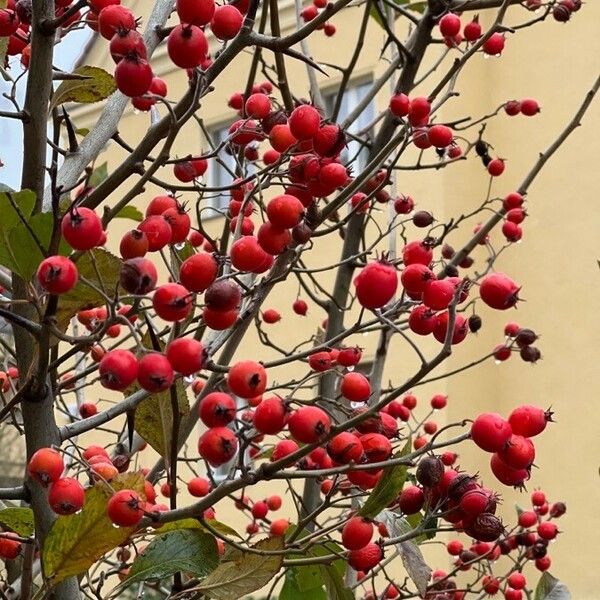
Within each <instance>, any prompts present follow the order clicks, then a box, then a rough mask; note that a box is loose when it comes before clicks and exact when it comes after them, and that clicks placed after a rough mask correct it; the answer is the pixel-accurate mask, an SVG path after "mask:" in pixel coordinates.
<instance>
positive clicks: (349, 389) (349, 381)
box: [340, 371, 371, 402]
mask: <svg viewBox="0 0 600 600" xmlns="http://www.w3.org/2000/svg"><path fill="white" fill-rule="evenodd" d="M340 392H341V394H342V396H344V397H345V398H347V399H348V400H350V401H351V402H366V401H367V400H368V399H369V396H370V395H371V384H370V383H369V380H368V379H367V378H366V377H365V376H364V375H363V374H362V373H357V372H354V371H353V372H351V373H346V374H345V375H344V376H343V377H342V383H341V384H340Z"/></svg>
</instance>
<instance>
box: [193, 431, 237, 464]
mask: <svg viewBox="0 0 600 600" xmlns="http://www.w3.org/2000/svg"><path fill="white" fill-rule="evenodd" d="M237 448H238V440H237V437H236V436H235V433H234V432H233V431H231V429H228V428H227V427H213V428H211V429H208V430H207V431H205V432H204V433H203V434H202V436H201V437H200V439H199V440H198V452H199V453H200V456H201V457H202V458H203V459H204V460H206V462H208V464H209V465H211V466H212V467H218V466H220V465H223V464H225V463H226V462H229V461H230V460H231V459H232V458H233V457H234V456H235V454H236V452H237Z"/></svg>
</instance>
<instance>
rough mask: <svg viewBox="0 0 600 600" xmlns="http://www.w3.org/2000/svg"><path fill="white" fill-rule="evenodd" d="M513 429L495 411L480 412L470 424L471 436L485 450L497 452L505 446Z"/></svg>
mask: <svg viewBox="0 0 600 600" xmlns="http://www.w3.org/2000/svg"><path fill="white" fill-rule="evenodd" d="M512 433H513V431H512V429H511V426H510V425H509V423H508V421H506V420H504V419H503V418H502V417H501V416H500V415H499V414H497V413H481V414H480V415H478V417H477V418H476V419H475V421H474V422H473V424H472V425H471V438H472V439H473V441H474V442H475V443H476V444H477V445H478V446H479V447H480V448H481V449H482V450H485V451H486V452H498V451H500V450H502V449H504V447H505V446H506V444H507V443H508V441H509V440H510V437H511V435H512Z"/></svg>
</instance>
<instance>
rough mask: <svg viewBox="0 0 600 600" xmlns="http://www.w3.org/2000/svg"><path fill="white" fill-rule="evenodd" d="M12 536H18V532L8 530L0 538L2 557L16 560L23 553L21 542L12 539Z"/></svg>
mask: <svg viewBox="0 0 600 600" xmlns="http://www.w3.org/2000/svg"><path fill="white" fill-rule="evenodd" d="M12 537H17V534H16V533H13V532H12V531H8V532H6V533H5V534H3V537H1V538H0V558H3V559H4V560H14V559H15V558H17V556H19V554H20V553H21V548H22V544H21V542H18V541H17V540H13V539H10V538H12Z"/></svg>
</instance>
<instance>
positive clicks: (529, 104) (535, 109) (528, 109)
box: [521, 98, 540, 117]
mask: <svg viewBox="0 0 600 600" xmlns="http://www.w3.org/2000/svg"><path fill="white" fill-rule="evenodd" d="M521 112H522V113H523V114H524V115H525V116H526V117H533V116H534V115H537V114H538V113H539V112H540V105H539V104H538V102H537V100H534V99H533V98H524V99H523V100H521Z"/></svg>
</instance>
